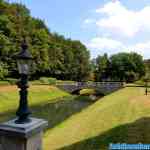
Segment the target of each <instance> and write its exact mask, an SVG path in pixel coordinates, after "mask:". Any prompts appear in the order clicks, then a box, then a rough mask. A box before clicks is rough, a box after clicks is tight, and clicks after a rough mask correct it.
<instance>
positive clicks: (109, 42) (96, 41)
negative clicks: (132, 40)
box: [88, 37, 124, 49]
mask: <svg viewBox="0 0 150 150" xmlns="http://www.w3.org/2000/svg"><path fill="white" fill-rule="evenodd" d="M88 47H91V48H97V49H116V48H117V49H122V48H123V47H124V46H123V44H122V43H121V42H119V41H116V40H113V39H110V38H105V37H104V38H103V37H96V38H93V39H92V40H91V41H90V43H89V44H88Z"/></svg>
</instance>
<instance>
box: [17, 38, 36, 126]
mask: <svg viewBox="0 0 150 150" xmlns="http://www.w3.org/2000/svg"><path fill="white" fill-rule="evenodd" d="M15 59H16V60H17V65H18V70H19V74H20V76H21V78H20V81H19V82H18V83H17V85H18V88H20V91H19V93H20V103H19V107H18V110H17V112H16V115H17V117H18V118H17V120H16V121H15V123H17V124H24V123H28V122H30V118H29V115H30V114H31V112H30V110H29V107H28V99H27V95H28V90H27V89H28V87H29V86H28V75H29V73H30V66H31V63H32V60H33V58H32V55H31V54H30V52H29V51H28V46H27V44H26V41H25V40H24V41H23V42H22V44H21V51H20V52H19V53H18V54H17V55H15Z"/></svg>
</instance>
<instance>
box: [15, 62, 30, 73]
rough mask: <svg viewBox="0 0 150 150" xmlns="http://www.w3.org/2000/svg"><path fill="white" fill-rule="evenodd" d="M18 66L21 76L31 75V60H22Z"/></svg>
mask: <svg viewBox="0 0 150 150" xmlns="http://www.w3.org/2000/svg"><path fill="white" fill-rule="evenodd" d="M17 64H18V70H19V73H20V74H29V73H30V65H31V60H23V59H20V60H18V61H17Z"/></svg>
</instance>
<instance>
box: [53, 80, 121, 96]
mask: <svg viewBox="0 0 150 150" xmlns="http://www.w3.org/2000/svg"><path fill="white" fill-rule="evenodd" d="M56 86H57V87H58V88H60V89H62V90H64V91H67V92H69V93H72V94H75V93H79V91H80V90H82V89H87V88H90V89H95V90H96V91H98V92H100V93H102V94H104V95H106V94H109V93H111V92H114V91H116V90H118V89H120V88H122V87H123V83H122V82H74V83H64V82H63V83H57V85H56Z"/></svg>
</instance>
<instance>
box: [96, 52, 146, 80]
mask: <svg viewBox="0 0 150 150" xmlns="http://www.w3.org/2000/svg"><path fill="white" fill-rule="evenodd" d="M95 74H96V79H97V80H98V81H101V80H106V79H107V80H108V79H109V80H117V81H127V82H132V81H135V80H138V79H140V78H141V77H142V76H143V75H144V74H145V65H144V61H143V58H142V56H141V55H139V54H137V53H133V52H132V53H118V54H114V55H112V56H111V57H110V58H108V57H107V55H106V54H104V55H103V56H98V57H97V59H96V72H95Z"/></svg>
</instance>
